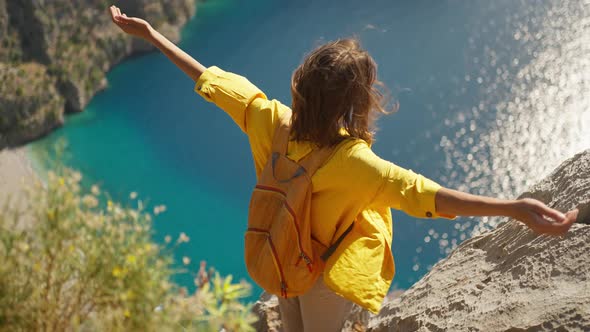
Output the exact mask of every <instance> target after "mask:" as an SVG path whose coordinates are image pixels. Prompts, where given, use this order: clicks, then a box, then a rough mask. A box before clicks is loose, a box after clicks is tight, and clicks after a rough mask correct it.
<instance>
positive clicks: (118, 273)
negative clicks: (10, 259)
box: [112, 266, 125, 278]
mask: <svg viewBox="0 0 590 332" xmlns="http://www.w3.org/2000/svg"><path fill="white" fill-rule="evenodd" d="M112 274H113V277H115V278H123V275H124V274H125V271H123V269H121V268H120V267H118V266H115V267H114V268H113V272H112Z"/></svg>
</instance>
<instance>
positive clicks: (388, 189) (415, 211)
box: [374, 162, 455, 219]
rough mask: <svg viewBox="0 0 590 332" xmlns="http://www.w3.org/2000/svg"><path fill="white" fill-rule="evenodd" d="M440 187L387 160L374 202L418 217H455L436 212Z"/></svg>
mask: <svg viewBox="0 0 590 332" xmlns="http://www.w3.org/2000/svg"><path fill="white" fill-rule="evenodd" d="M440 188H441V186H440V185H439V184H438V183H436V182H434V181H432V180H430V179H428V178H426V177H424V176H422V175H420V174H416V173H414V172H413V171H412V170H407V169H404V168H402V167H399V166H397V165H395V164H393V163H391V162H387V166H386V171H385V177H384V179H383V183H382V184H381V188H380V189H379V190H378V192H377V195H376V196H375V198H374V203H375V204H376V205H377V206H382V205H387V206H389V207H392V208H394V209H397V210H402V211H404V212H405V213H407V214H409V215H411V216H414V217H418V218H439V217H443V218H450V219H452V218H455V216H449V215H442V214H439V213H437V212H436V204H435V198H436V193H437V192H438V190H439V189H440Z"/></svg>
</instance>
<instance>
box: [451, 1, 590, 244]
mask: <svg viewBox="0 0 590 332" xmlns="http://www.w3.org/2000/svg"><path fill="white" fill-rule="evenodd" d="M518 15H520V16H518ZM483 24H485V23H483ZM488 24H490V25H492V24H498V22H495V21H493V20H492V21H490V22H488ZM503 24H506V25H507V28H506V29H505V30H506V31H512V39H513V40H514V43H513V44H510V45H506V46H501V47H497V46H496V47H495V48H492V47H488V46H487V45H486V46H485V58H484V59H477V60H475V61H474V62H475V63H477V64H478V65H479V66H475V67H474V71H475V72H474V73H473V74H470V75H466V76H465V78H464V80H465V82H466V84H479V85H480V86H481V88H480V89H479V91H480V95H481V97H480V100H479V102H478V103H477V104H476V105H472V107H470V108H466V109H465V110H463V111H462V112H460V113H459V115H458V116H455V118H453V119H446V121H445V124H446V125H447V126H448V127H450V128H451V129H453V130H455V134H454V135H449V136H448V137H447V136H445V137H443V138H442V139H441V142H440V146H441V149H442V150H443V152H444V153H445V156H446V170H445V171H444V172H445V173H444V174H443V175H442V176H441V178H443V182H445V183H447V184H449V186H452V187H455V188H458V189H460V190H465V191H469V192H471V193H476V194H484V195H491V196H497V197H503V198H515V197H517V196H518V195H519V194H520V193H522V192H523V191H526V190H527V189H528V188H529V187H530V186H531V185H533V184H534V183H536V182H538V181H539V180H540V179H542V178H543V177H545V176H547V175H548V174H549V173H550V172H551V171H552V170H553V169H554V168H555V167H557V166H558V165H559V163H560V162H561V161H563V160H564V159H565V158H568V157H570V156H572V155H573V154H575V153H577V152H580V151H582V150H584V149H588V148H590V133H588V130H587V129H588V127H590V94H589V92H590V57H589V55H590V6H588V5H584V4H583V3H582V2H580V1H553V2H551V3H550V4H548V5H546V6H544V7H542V6H537V5H536V4H530V8H528V9H527V10H526V12H525V13H519V14H513V16H511V17H507V18H506V19H505V21H504V22H503ZM482 30H485V27H483V28H482ZM470 42H471V43H476V42H477V36H474V39H472V40H470ZM474 80H475V82H473V81H474ZM463 91H464V90H463ZM478 127H480V128H484V130H481V129H480V130H478V132H479V133H480V134H479V135H476V133H475V132H474V130H475V128H478ZM498 221H499V219H497V218H482V219H477V220H473V221H472V222H474V223H475V224H474V227H471V228H469V230H468V232H469V233H468V236H472V235H476V234H478V233H480V232H482V231H483V230H486V229H490V228H492V227H494V226H495V225H496V224H497V223H498ZM459 227H460V229H459V232H453V233H452V234H451V238H452V239H450V241H451V242H449V241H439V246H440V249H441V251H445V252H447V253H448V252H449V251H450V250H451V249H453V248H454V247H455V246H456V244H453V240H454V239H457V238H458V239H460V240H462V239H464V238H465V234H464V233H465V231H466V229H465V228H463V227H462V225H460V226H459ZM454 243H456V241H455V242H454Z"/></svg>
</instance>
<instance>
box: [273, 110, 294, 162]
mask: <svg viewBox="0 0 590 332" xmlns="http://www.w3.org/2000/svg"><path fill="white" fill-rule="evenodd" d="M290 131H291V111H287V112H285V113H283V114H282V115H281V116H280V117H279V121H278V123H277V127H276V129H275V134H274V137H273V139H272V152H273V153H278V154H280V155H282V156H286V155H287V148H288V146H289V133H290Z"/></svg>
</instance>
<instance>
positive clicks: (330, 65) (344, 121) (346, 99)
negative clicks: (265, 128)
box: [291, 39, 397, 147]
mask: <svg viewBox="0 0 590 332" xmlns="http://www.w3.org/2000/svg"><path fill="white" fill-rule="evenodd" d="M378 86H380V87H383V84H382V83H381V82H379V81H378V80H377V65H376V64H375V61H374V60H373V58H372V57H371V56H370V55H369V53H367V51H365V50H363V49H362V48H361V47H360V45H359V42H358V41H357V40H356V39H341V40H337V41H334V42H330V43H327V44H325V45H322V46H320V47H318V48H317V49H315V50H314V51H312V52H311V53H310V54H309V55H307V57H306V58H305V60H304V61H303V63H302V64H301V65H300V66H299V67H298V68H297V69H296V70H295V72H294V73H293V77H292V79H291V94H292V98H293V104H292V109H293V116H292V129H293V130H292V133H293V138H294V139H295V140H297V141H312V142H314V143H315V144H317V145H319V146H320V147H324V146H331V145H334V144H337V143H338V142H340V141H341V140H342V139H343V138H345V137H347V136H351V137H357V138H360V139H363V140H365V141H366V142H367V143H369V144H371V143H372V142H373V135H374V127H373V123H374V120H375V118H376V115H377V114H379V113H388V112H387V111H386V110H385V108H384V96H383V94H382V93H381V92H380V91H379V90H378V89H377V87H378ZM395 109H397V104H396V105H395V107H394V111H395ZM340 128H344V129H346V131H347V132H348V135H345V134H343V133H341V132H340Z"/></svg>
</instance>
